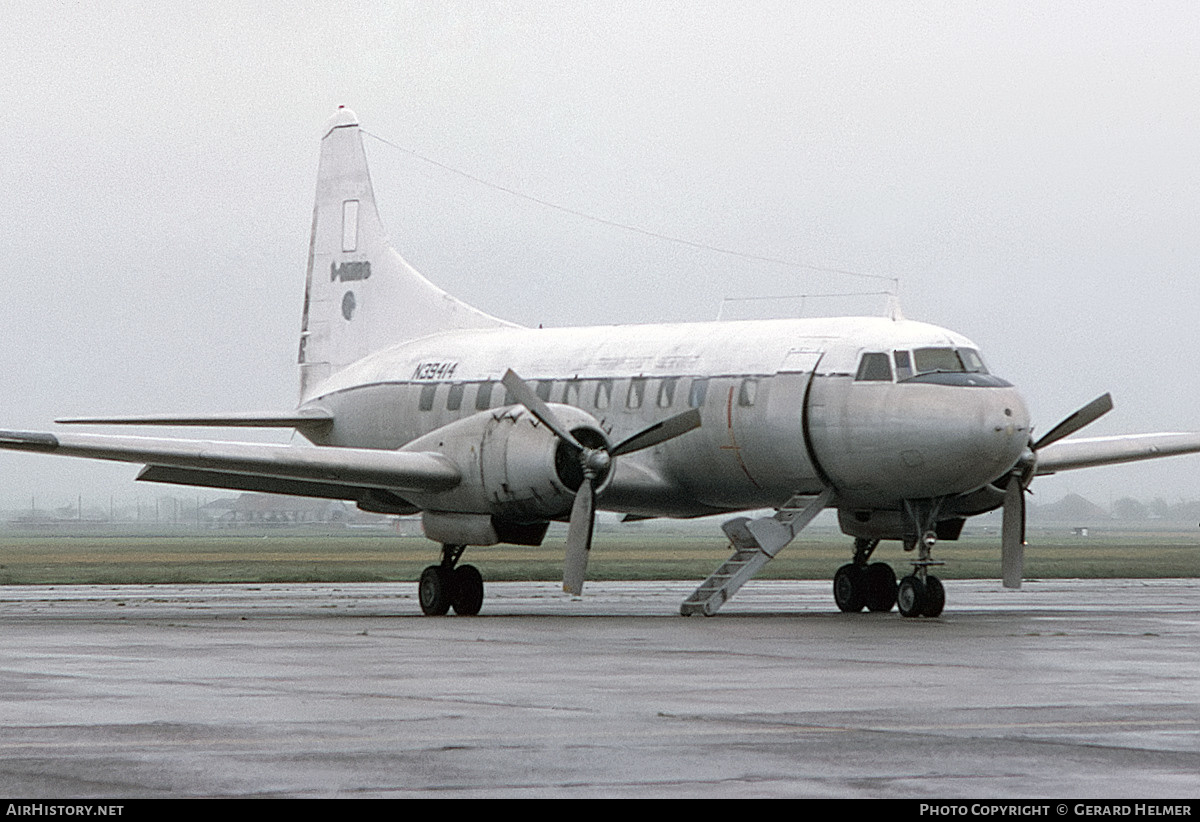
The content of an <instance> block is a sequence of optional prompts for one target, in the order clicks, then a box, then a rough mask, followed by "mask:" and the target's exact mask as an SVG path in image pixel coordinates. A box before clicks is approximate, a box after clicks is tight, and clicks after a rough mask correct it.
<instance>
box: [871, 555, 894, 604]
mask: <svg viewBox="0 0 1200 822" xmlns="http://www.w3.org/2000/svg"><path fill="white" fill-rule="evenodd" d="M866 576H867V596H866V603H867V610H868V611H872V612H874V613H879V614H886V613H887V612H888V611H890V610H892V608H894V607H895V606H896V587H897V586H896V572H895V571H893V570H892V566H890V565H888V564H887V563H886V562H872V563H871V564H870V565H868V566H867V575H866Z"/></svg>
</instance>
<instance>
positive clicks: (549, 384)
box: [533, 380, 554, 402]
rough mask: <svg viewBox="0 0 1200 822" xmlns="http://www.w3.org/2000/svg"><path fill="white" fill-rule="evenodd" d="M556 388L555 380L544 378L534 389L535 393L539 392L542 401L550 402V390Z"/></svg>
mask: <svg viewBox="0 0 1200 822" xmlns="http://www.w3.org/2000/svg"><path fill="white" fill-rule="evenodd" d="M553 388H554V380H542V381H541V382H539V383H538V384H537V388H535V389H533V393H535V394H537V395H538V397H539V398H540V399H541V401H542V402H550V391H551V390H553Z"/></svg>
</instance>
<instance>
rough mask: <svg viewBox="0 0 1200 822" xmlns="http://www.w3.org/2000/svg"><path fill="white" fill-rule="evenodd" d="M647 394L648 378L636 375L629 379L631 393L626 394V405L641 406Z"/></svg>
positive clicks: (628, 406)
mask: <svg viewBox="0 0 1200 822" xmlns="http://www.w3.org/2000/svg"><path fill="white" fill-rule="evenodd" d="M645 396H646V378H645V377H634V378H633V379H632V380H630V381H629V393H628V394H626V395H625V407H627V408H641V407H642V400H643V399H644V398H645Z"/></svg>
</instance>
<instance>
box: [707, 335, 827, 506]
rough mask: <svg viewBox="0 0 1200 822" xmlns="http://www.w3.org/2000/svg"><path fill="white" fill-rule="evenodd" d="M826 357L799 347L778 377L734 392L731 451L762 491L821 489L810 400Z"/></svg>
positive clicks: (752, 380) (745, 382)
mask: <svg viewBox="0 0 1200 822" xmlns="http://www.w3.org/2000/svg"><path fill="white" fill-rule="evenodd" d="M820 359H821V351H820V350H818V349H815V348H794V349H792V350H791V351H789V352H788V353H787V355H786V356H785V357H784V360H783V362H782V363H781V364H780V368H779V370H778V371H777V372H776V373H775V374H773V375H771V376H764V377H746V378H744V379H742V380H741V382H740V383H738V384H735V385H731V386H730V388H729V394H728V396H727V397H726V398H725V400H726V406H727V409H726V410H727V418H726V421H727V425H728V428H729V431H728V437H729V442H728V444H727V445H726V446H725V447H726V448H727V449H730V450H733V451H734V453H735V454H736V456H737V458H738V460H739V466H740V467H741V468H742V470H743V471H744V473H745V475H746V477H747V478H748V479H749V480H750V481H751V482H752V483H753V484H754V485H755V486H756V487H757V488H758V489H760V490H770V491H772V492H775V493H778V494H779V495H781V496H783V497H785V498H786V497H790V496H791V495H793V494H796V493H817V492H818V491H820V489H821V481H820V478H819V475H818V473H817V470H816V468H815V467H814V465H813V462H812V459H811V456H810V454H809V451H808V446H807V444H806V443H805V439H804V400H805V396H806V395H807V393H808V390H809V383H810V382H811V381H812V376H813V371H814V369H815V368H816V366H817V363H818V361H819V360H820Z"/></svg>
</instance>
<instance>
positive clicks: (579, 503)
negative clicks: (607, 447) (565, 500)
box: [563, 477, 596, 596]
mask: <svg viewBox="0 0 1200 822" xmlns="http://www.w3.org/2000/svg"><path fill="white" fill-rule="evenodd" d="M595 508H596V489H595V487H594V486H593V485H592V478H591V477H585V478H584V480H583V484H582V485H580V486H579V490H578V491H577V492H576V493H575V504H574V505H572V506H571V522H570V525H569V526H568V527H567V557H566V561H565V562H564V563H563V590H564V591H566V592H567V593H568V594H574V595H575V596H580V595H581V594H582V593H583V581H584V579H586V578H587V563H588V554H589V553H590V552H591V550H592V531H593V529H594V528H595V525H596V517H595Z"/></svg>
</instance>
